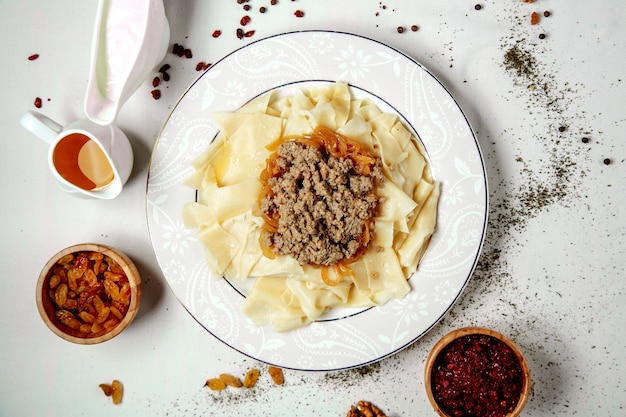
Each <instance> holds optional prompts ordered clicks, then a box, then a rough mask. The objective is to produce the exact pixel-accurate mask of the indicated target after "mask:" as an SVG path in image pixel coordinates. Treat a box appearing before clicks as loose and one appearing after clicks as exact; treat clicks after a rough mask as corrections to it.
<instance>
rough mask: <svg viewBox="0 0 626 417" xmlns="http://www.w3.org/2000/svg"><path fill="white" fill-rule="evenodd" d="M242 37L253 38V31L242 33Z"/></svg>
mask: <svg viewBox="0 0 626 417" xmlns="http://www.w3.org/2000/svg"><path fill="white" fill-rule="evenodd" d="M243 36H245V37H246V38H250V37H252V36H254V31H253V30H249V31H247V32H246V33H244V34H243Z"/></svg>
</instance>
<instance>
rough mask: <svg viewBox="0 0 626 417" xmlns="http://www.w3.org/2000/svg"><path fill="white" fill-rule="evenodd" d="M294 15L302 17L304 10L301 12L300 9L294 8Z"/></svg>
mask: <svg viewBox="0 0 626 417" xmlns="http://www.w3.org/2000/svg"><path fill="white" fill-rule="evenodd" d="M294 15H295V16H296V17H304V12H303V11H302V10H296V11H295V12H294Z"/></svg>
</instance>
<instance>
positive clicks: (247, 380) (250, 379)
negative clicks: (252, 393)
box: [243, 369, 260, 388]
mask: <svg viewBox="0 0 626 417" xmlns="http://www.w3.org/2000/svg"><path fill="white" fill-rule="evenodd" d="M259 374H260V371H259V370H258V369H250V370H249V371H248V373H247V374H246V376H245V377H244V379H243V386H244V387H246V388H252V387H253V386H255V385H256V381H257V380H258V379H259Z"/></svg>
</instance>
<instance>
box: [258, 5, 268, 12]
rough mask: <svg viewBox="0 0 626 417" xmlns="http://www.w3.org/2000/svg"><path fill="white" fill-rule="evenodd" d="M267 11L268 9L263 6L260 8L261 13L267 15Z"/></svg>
mask: <svg viewBox="0 0 626 417" xmlns="http://www.w3.org/2000/svg"><path fill="white" fill-rule="evenodd" d="M266 11H267V9H266V8H265V7H264V6H261V7H260V8H259V12H261V13H265V12H266Z"/></svg>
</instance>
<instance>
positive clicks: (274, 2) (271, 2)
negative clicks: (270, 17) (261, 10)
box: [270, 0, 278, 6]
mask: <svg viewBox="0 0 626 417" xmlns="http://www.w3.org/2000/svg"><path fill="white" fill-rule="evenodd" d="M270 4H271V5H272V6H276V5H277V4H278V0H272V1H270Z"/></svg>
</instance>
